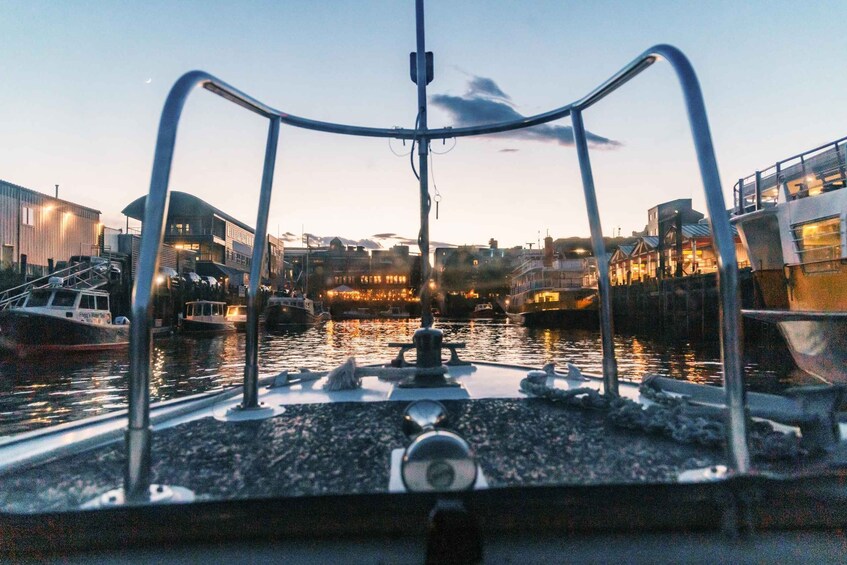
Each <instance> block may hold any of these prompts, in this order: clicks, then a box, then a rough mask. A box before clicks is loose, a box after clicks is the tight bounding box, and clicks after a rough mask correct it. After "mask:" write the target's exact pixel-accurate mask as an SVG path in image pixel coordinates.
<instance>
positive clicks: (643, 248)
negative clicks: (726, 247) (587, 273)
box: [609, 198, 749, 285]
mask: <svg viewBox="0 0 847 565" xmlns="http://www.w3.org/2000/svg"><path fill="white" fill-rule="evenodd" d="M634 234H635V232H634ZM733 235H734V236H735V252H736V256H737V258H738V264H739V267H744V266H749V261H748V260H747V252H746V250H745V249H744V246H743V245H742V244H741V239H740V238H739V237H738V234H737V233H736V232H735V231H734V232H733ZM716 271H717V255H716V253H715V249H714V246H713V244H712V234H711V229H710V227H709V223H708V221H707V220H706V219H704V216H703V214H702V213H701V212H698V211H697V210H694V209H693V208H692V207H691V199H690V198H680V199H677V200H671V201H670V202H663V203H661V204H657V205H656V206H653V207H652V208H650V209H649V210H648V211H647V226H646V227H645V229H644V231H643V232H641V233H640V234H637V235H635V237H634V238H633V239H632V240H630V241H627V242H625V243H624V244H622V245H619V246H618V249H617V250H616V251H615V252H614V253H613V254H612V256H611V259H610V260H609V276H610V278H611V281H612V284H613V285H625V284H631V283H633V282H644V281H647V280H652V279H657V278H665V277H672V276H673V277H684V276H689V275H693V274H703V273H714V272H716Z"/></svg>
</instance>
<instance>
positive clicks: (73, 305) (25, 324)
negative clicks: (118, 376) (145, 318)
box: [0, 283, 129, 354]
mask: <svg viewBox="0 0 847 565" xmlns="http://www.w3.org/2000/svg"><path fill="white" fill-rule="evenodd" d="M60 284H61V283H57V285H60ZM125 320H126V319H125V318H124V319H123V320H122V321H125ZM128 343H129V325H128V323H124V324H113V323H112V314H111V313H110V311H109V293H108V292H104V291H100V290H85V289H77V288H66V287H62V286H53V287H50V288H39V289H33V290H30V291H29V293H28V294H27V296H26V298H25V300H24V302H23V305H22V306H20V307H14V308H8V309H6V310H3V311H0V348H2V349H5V350H7V351H10V352H14V353H16V354H25V353H31V352H38V351H96V350H101V349H113V348H116V347H125V346H126V345H127V344H128Z"/></svg>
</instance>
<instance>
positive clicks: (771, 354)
mask: <svg viewBox="0 0 847 565" xmlns="http://www.w3.org/2000/svg"><path fill="white" fill-rule="evenodd" d="M418 327H419V321H418V320H414V319H412V320H347V321H340V322H339V321H333V322H329V323H327V324H326V325H324V326H319V327H312V328H308V329H303V330H300V331H290V332H286V333H278V334H269V333H266V332H262V333H261V337H260V342H259V364H260V373H261V375H262V376H269V375H274V374H277V373H279V372H280V371H283V370H299V368H301V367H305V368H309V369H313V370H328V369H331V368H333V367H335V366H337V365H339V364H340V363H342V362H343V361H345V360H346V359H347V358H349V357H355V358H356V362H357V363H358V364H360V365H364V364H371V363H386V362H388V361H389V360H390V359H392V358H393V357H394V356H395V355H396V353H397V350H396V349H392V348H389V347H388V346H387V344H388V343H389V342H411V339H412V335H413V334H414V332H415V330H416V329H417V328H418ZM436 327H438V328H440V329H442V330H443V331H444V340H445V341H446V342H464V343H466V344H467V347H466V349H464V350H460V356H461V357H462V358H465V359H470V360H480V361H491V362H499V363H508V364H516V365H527V366H531V367H537V368H540V367H541V366H542V365H544V364H545V363H547V362H549V361H553V362H554V363H555V364H556V365H557V367H559V368H562V367H564V366H565V364H566V363H567V362H571V363H574V364H575V365H577V366H578V367H579V368H580V369H581V370H583V371H584V372H586V373H591V374H598V375H599V374H600V373H601V372H602V350H601V344H600V338H599V334H598V333H597V332H596V331H590V330H565V329H540V328H525V327H522V326H517V325H514V324H510V323H507V322H498V321H482V322H479V321H470V322H467V321H465V322H441V323H437V324H436ZM244 342H245V336H244V334H243V333H238V334H236V333H230V334H226V335H218V336H214V337H190V336H186V335H179V334H177V335H174V336H171V337H167V338H162V339H157V340H156V341H155V342H154V347H153V357H152V362H153V373H152V376H151V383H150V392H151V398H152V400H153V401H158V400H167V399H171V398H177V397H181V396H187V395H190V394H195V393H200V392H205V391H210V390H215V389H220V388H222V387H227V386H232V385H239V384H241V382H242V379H243V361H244ZM383 345H384V346H383ZM381 346H382V347H381ZM615 350H616V356H617V360H618V370H619V374H620V376H621V378H622V379H627V380H636V381H638V380H640V379H641V378H642V377H643V376H644V375H648V374H660V375H665V376H671V377H674V378H684V379H688V380H692V381H696V382H700V383H707V384H715V385H719V384H720V382H721V365H720V350H719V347H718V345H717V344H716V343H700V342H694V341H687V342H670V341H667V342H666V341H663V340H659V339H655V338H651V339H647V338H644V337H639V336H635V335H625V334H619V335H617V336H616V339H615ZM127 355H128V353H127V350H126V349H123V350H118V351H111V352H98V353H87V354H74V355H68V354H63V355H56V356H43V355H39V356H33V357H27V358H23V359H16V358H15V359H10V358H7V359H3V360H0V436H8V435H11V434H16V433H20V432H25V431H29V430H34V429H37V428H41V427H44V426H48V425H55V424H60V423H63V422H68V421H72V420H76V419H80V418H85V417H89V416H95V415H98V414H103V413H105V412H109V411H112V410H117V409H121V408H126V405H127V404H126V403H127V388H128V370H129V361H128V358H127ZM745 374H746V377H747V383H748V387H749V388H750V389H751V390H758V391H767V392H775V391H778V390H781V389H784V388H786V387H788V386H790V385H792V384H797V383H798V382H799V379H800V377H799V376H798V371H797V370H796V369H794V368H793V365H792V363H791V360H790V356H789V355H788V354H787V352H784V351H780V350H772V349H756V350H753V351H747V352H745Z"/></svg>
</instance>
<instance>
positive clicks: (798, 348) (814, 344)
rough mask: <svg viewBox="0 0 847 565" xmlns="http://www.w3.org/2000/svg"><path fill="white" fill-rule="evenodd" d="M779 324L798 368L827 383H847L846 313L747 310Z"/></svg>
mask: <svg viewBox="0 0 847 565" xmlns="http://www.w3.org/2000/svg"><path fill="white" fill-rule="evenodd" d="M744 314H745V315H746V316H749V317H751V318H753V319H756V320H760V321H762V322H768V323H773V324H776V326H777V327H778V328H779V331H780V333H781V334H782V336H783V337H784V338H785V341H786V342H787V343H788V349H789V351H790V352H791V357H792V358H793V359H794V362H795V363H796V364H797V367H798V368H800V369H802V370H803V371H805V372H807V373H809V374H811V375H814V376H815V377H818V378H820V379H822V380H824V381H826V382H828V383H833V384H835V383H847V312H800V311H793V310H745V311H744Z"/></svg>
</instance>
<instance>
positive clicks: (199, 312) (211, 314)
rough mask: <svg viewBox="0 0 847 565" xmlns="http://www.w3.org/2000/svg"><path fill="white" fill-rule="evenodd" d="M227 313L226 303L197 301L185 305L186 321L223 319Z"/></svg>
mask: <svg viewBox="0 0 847 565" xmlns="http://www.w3.org/2000/svg"><path fill="white" fill-rule="evenodd" d="M225 311H226V302H213V301H211V300H196V301H194V302H186V303H185V317H186V319H197V318H223V317H224V312H225Z"/></svg>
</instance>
